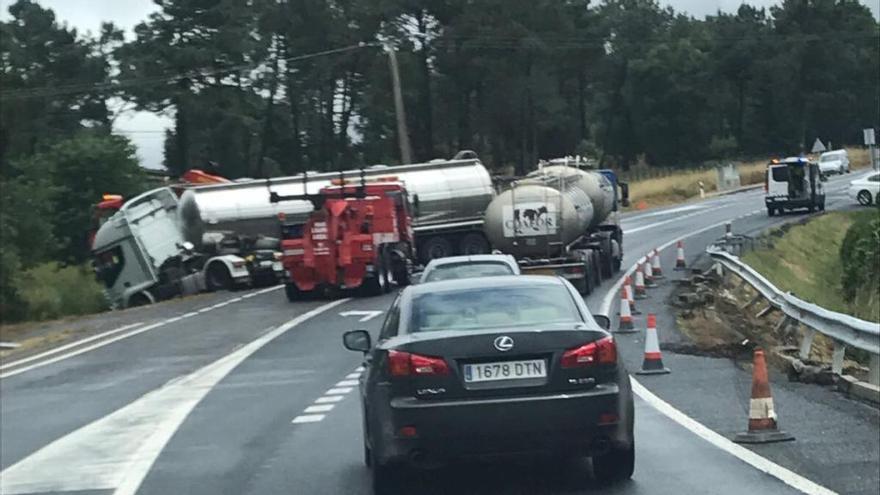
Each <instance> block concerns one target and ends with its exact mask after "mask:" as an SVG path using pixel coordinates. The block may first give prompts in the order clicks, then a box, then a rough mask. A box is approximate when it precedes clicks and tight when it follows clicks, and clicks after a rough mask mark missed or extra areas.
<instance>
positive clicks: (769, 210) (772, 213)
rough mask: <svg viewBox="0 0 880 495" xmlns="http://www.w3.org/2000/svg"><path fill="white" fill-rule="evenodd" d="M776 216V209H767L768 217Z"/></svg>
mask: <svg viewBox="0 0 880 495" xmlns="http://www.w3.org/2000/svg"><path fill="white" fill-rule="evenodd" d="M775 214H776V208H771V207H769V206H768V207H767V216H768V217H772V216H773V215H775Z"/></svg>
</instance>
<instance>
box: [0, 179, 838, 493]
mask: <svg viewBox="0 0 880 495" xmlns="http://www.w3.org/2000/svg"><path fill="white" fill-rule="evenodd" d="M855 175H856V174H852V175H850V176H845V177H841V178H832V179H831V180H830V181H829V182H828V183H827V185H826V188H827V189H828V207H829V209H831V208H835V207H849V206H848V205H849V200H847V199H846V197H845V194H846V190H845V187H846V186H845V185H846V183H848V181H849V180H851V179H853V178H855ZM761 196H762V193H761V192H760V191H751V192H745V193H740V194H736V195H730V196H722V197H718V198H715V199H712V200H707V201H705V202H700V203H695V204H688V205H685V206H679V207H672V208H666V209H663V210H658V211H650V212H645V213H638V214H634V215H630V216H628V217H626V219H625V221H624V227H625V230H626V239H625V243H626V245H625V250H626V253H627V254H626V259H625V262H624V266H630V265H631V264H632V263H633V262H634V261H635V260H636V259H637V258H638V257H640V256H641V255H643V254H644V253H645V252H646V251H647V250H649V249H651V248H654V247H656V246H660V245H663V244H666V243H669V242H671V241H673V240H674V239H677V238H679V237H682V236H687V235H691V236H692V237H690V238H689V239H688V240H687V241H686V242H687V243H688V244H687V246H688V256H689V257H693V256H694V255H696V254H697V253H698V252H699V251H700V250H702V249H703V247H705V243H706V242H709V240H711V239H714V238H716V237H718V236H720V235H721V233H722V232H723V227H722V226H721V225H722V224H723V222H725V221H728V220H732V221H733V227H734V230H735V231H737V232H743V231H755V230H759V229H762V228H765V227H767V226H769V225H772V224H775V223H779V222H783V221H785V220H786V217H781V218H780V217H773V218H768V217H767V216H766V212H765V210H764V209H763V205H762V199H761ZM613 282H614V281H609V282H606V283H605V284H604V285H603V286H602V287H601V288H600V289H599V290H598V291H596V292H595V293H594V294H593V295H591V296H590V297H589V298H588V299H587V302H588V304H589V306H590V307H591V308H594V310H595V311H596V312H601V311H602V310H604V311H610V310H611V309H612V308H609V307H608V304H606V300H607V301H608V302H610V301H612V300H613V299H614V298H613V297H607V298H606V295H608V294H609V291H613V289H614V286H613ZM218 297H219V296H218ZM224 297H226V299H225V300H219V299H218V300H219V301H220V302H219V303H217V302H216V301H215V300H211V301H209V302H208V304H210V305H208V306H203V307H201V308H183V309H177V308H176V307H175V311H177V312H176V313H173V314H168V313H164V314H162V313H161V312H163V311H169V309H168V307H163V306H157V307H155V308H150V309H149V310H148V311H153V312H154V313H153V314H152V316H153V317H152V319H150V320H149V321H148V322H145V323H144V324H141V325H140V326H135V327H133V328H132V330H131V331H132V334H131V335H129V334H128V333H129V331H130V330H126V331H124V332H120V333H119V335H118V337H117V338H118V340H116V341H113V342H110V343H109V344H101V345H96V346H94V347H95V348H93V349H89V350H88V351H85V352H73V354H74V355H71V356H69V357H65V356H64V355H63V354H56V355H54V356H53V357H52V359H47V360H42V361H41V360H40V359H36V360H34V361H32V362H29V363H27V365H26V366H21V367H18V368H16V367H11V368H8V363H7V364H6V365H5V367H7V368H6V369H5V370H4V371H3V373H4V374H3V375H2V379H0V395H2V401H0V414H2V422H0V437H2V442H0V469H2V472H0V493H3V494H4V495H14V494H27V493H33V494H36V493H41V494H43V493H77V494H79V495H82V494H92V493H94V494H105V493H107V494H109V493H117V494H129V493H140V494H173V493H188V494H206V495H208V494H211V495H214V494H220V493H229V494H274V493H293V494H300V493H302V494H323V493H327V494H335V493H340V494H341V493H344V494H360V493H369V473H368V471H367V469H366V468H365V467H364V465H363V462H362V444H361V433H360V429H361V426H360V410H359V405H358V403H357V397H356V394H357V387H356V380H357V377H358V374H359V365H360V361H359V356H358V355H356V354H355V353H351V352H348V351H345V350H344V349H343V348H342V345H341V334H342V332H343V331H344V330H348V329H352V328H364V329H367V330H370V331H371V332H374V334H375V332H376V331H377V330H378V327H379V325H380V324H381V320H382V315H381V313H379V312H381V311H384V310H385V309H386V308H387V307H388V306H389V304H390V302H391V299H392V297H393V294H389V295H386V296H382V297H375V298H357V299H343V300H338V301H326V300H322V301H307V302H299V303H295V304H291V303H288V302H287V301H286V300H285V298H284V294H283V291H281V290H277V288H276V289H275V290H271V289H270V290H263V291H259V292H254V291H251V292H248V293H239V294H227V295H225V296H224ZM227 301H228V302H227ZM157 312H158V313H157ZM362 320H363V321H362ZM637 354H638V353H633V352H624V353H623V355H624V356H625V358H626V360H627V366H628V368H630V369H631V370H632V369H635V368H637V367H638V364H639V363H638V361H637V359H638V358H637V357H634V356H637ZM44 361H46V362H47V363H46V364H43V362H44ZM667 380H675V375H669V376H668V377H667ZM648 389H651V386H650V384H649V385H648V386H647V388H645V389H644V393H643V394H640V397H639V398H637V401H636V418H637V420H636V456H637V461H636V472H635V475H634V477H633V479H632V480H631V481H629V482H626V483H622V484H619V485H616V486H612V487H602V488H603V489H604V490H605V493H620V494H642V493H651V494H652V495H657V494H683V493H687V494H690V493H713V494H726V493H729V494H741V493H762V494H783V493H801V492H800V491H799V490H797V489H795V488H793V485H795V486H797V485H798V484H799V483H801V484H802V485H801V486H802V487H806V490H807V491H811V492H812V493H823V492H822V491H821V487H818V486H817V485H811V484H809V482H808V481H807V480H806V479H804V478H801V477H800V476H798V475H797V474H794V473H791V472H788V471H786V470H785V469H783V468H781V469H782V470H781V471H779V470H775V468H774V467H773V466H776V468H779V467H780V466H778V465H776V464H774V463H773V462H771V461H769V460H766V459H765V458H764V457H759V459H758V460H754V459H752V461H754V462H751V463H747V462H745V461H744V460H743V456H744V455H745V456H747V455H748V454H747V453H746V454H743V453H742V452H733V453H731V451H730V449H729V447H728V446H726V444H719V442H718V441H717V440H713V438H711V435H710V434H709V433H705V432H703V433H702V434H701V433H700V431H699V428H697V427H695V426H694V425H692V424H690V423H688V420H690V418H689V417H687V416H685V415H684V414H683V413H677V414H680V415H681V417H678V418H677V419H676V418H675V417H670V415H669V414H670V413H669V411H665V412H661V410H660V409H662V408H663V407H664V406H663V403H662V401H661V400H660V399H659V398H656V397H653V394H651V392H650V391H648ZM695 393H699V391H695ZM652 397H653V398H652ZM646 398H647V399H646ZM658 404H659V405H658ZM658 407H660V409H658ZM669 407H671V406H669ZM672 414H673V416H674V415H675V414H676V413H672ZM682 418H685V419H682ZM691 421H693V420H691ZM683 424H684V426H683ZM686 426H687V427H686ZM695 428H696V429H695ZM695 431H696V432H697V433H695ZM710 433H711V432H710ZM707 435H708V436H707ZM747 452H751V451H747ZM756 457H757V456H756ZM755 465H757V466H758V468H756V467H755ZM768 466H769V467H768ZM768 470H769V471H772V472H775V473H776V475H770V474H767V473H766V472H764V471H768ZM780 473H781V474H780ZM412 476H413V478H414V479H412V480H410V481H411V482H412V483H413V487H414V489H418V490H419V492H423V493H456V494H459V493H461V494H464V493H523V494H526V493H528V494H532V493H560V494H561V493H566V494H574V493H593V492H596V491H597V489H598V487H597V486H596V485H595V483H594V482H593V481H592V480H591V477H590V470H589V463H588V462H583V463H578V462H574V461H572V462H571V463H562V464H560V463H559V462H552V461H550V460H547V461H541V460H538V461H534V460H523V461H519V460H517V461H510V462H505V463H499V462H494V463H493V462H487V463H485V464H479V465H467V466H450V467H448V468H444V469H441V470H437V471H430V472H425V473H416V474H413V475H412ZM803 483H806V484H803ZM827 493H830V492H827Z"/></svg>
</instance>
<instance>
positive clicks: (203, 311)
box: [199, 306, 214, 313]
mask: <svg viewBox="0 0 880 495" xmlns="http://www.w3.org/2000/svg"><path fill="white" fill-rule="evenodd" d="M212 309H214V308H212V307H211V306H208V307H207V308H202V309H200V310H199V313H207V312H208V311H211V310H212Z"/></svg>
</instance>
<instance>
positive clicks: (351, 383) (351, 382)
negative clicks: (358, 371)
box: [336, 380, 359, 387]
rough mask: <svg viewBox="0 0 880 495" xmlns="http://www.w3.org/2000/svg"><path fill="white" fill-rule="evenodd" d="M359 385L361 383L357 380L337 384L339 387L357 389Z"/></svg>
mask: <svg viewBox="0 0 880 495" xmlns="http://www.w3.org/2000/svg"><path fill="white" fill-rule="evenodd" d="M358 383H359V382H358V381H357V380H342V381H341V382H339V383H337V384H336V386H337V387H356V386H357V385H358Z"/></svg>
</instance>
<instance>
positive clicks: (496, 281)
mask: <svg viewBox="0 0 880 495" xmlns="http://www.w3.org/2000/svg"><path fill="white" fill-rule="evenodd" d="M550 286H559V287H563V288H564V287H565V285H564V284H563V282H562V279H560V278H559V277H553V276H549V275H498V276H494V277H482V278H457V279H452V280H440V281H437V282H428V283H425V284H419V285H410V286H409V287H407V288H406V290H405V291H404V293H405V294H409V295H410V296H416V295H421V294H424V293H428V292H447V291H456V290H467V289H493V288H498V287H534V288H539V287H550Z"/></svg>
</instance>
